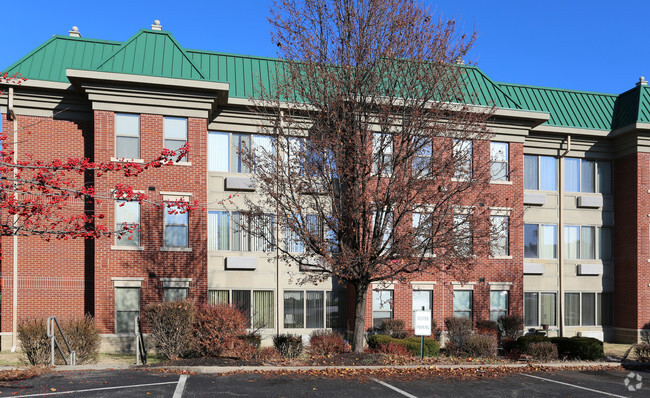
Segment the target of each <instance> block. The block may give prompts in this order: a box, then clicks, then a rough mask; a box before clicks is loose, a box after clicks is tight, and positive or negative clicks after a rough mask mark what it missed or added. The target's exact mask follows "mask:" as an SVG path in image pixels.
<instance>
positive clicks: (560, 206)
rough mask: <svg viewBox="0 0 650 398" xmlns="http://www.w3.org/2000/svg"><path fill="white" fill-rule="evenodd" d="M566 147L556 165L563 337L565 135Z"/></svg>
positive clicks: (561, 330) (560, 301) (562, 328)
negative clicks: (557, 165)
mask: <svg viewBox="0 0 650 398" xmlns="http://www.w3.org/2000/svg"><path fill="white" fill-rule="evenodd" d="M566 142H567V148H566V150H565V151H564V152H562V153H561V154H560V159H559V160H560V162H559V163H560V165H559V167H558V174H559V176H558V184H559V187H558V202H557V203H558V226H557V228H558V231H557V242H558V245H557V246H558V248H557V252H558V253H557V256H558V287H559V297H558V304H559V306H558V307H559V309H560V314H559V316H560V319H559V321H560V322H559V325H560V336H562V337H564V313H565V306H564V304H565V303H564V244H563V243H564V207H563V206H564V157H565V156H566V155H567V154H568V153H569V152H571V136H570V135H567V140H566Z"/></svg>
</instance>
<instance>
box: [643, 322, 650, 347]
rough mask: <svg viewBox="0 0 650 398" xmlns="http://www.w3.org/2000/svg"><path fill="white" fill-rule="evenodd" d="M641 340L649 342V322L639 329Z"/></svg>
mask: <svg viewBox="0 0 650 398" xmlns="http://www.w3.org/2000/svg"><path fill="white" fill-rule="evenodd" d="M641 342H642V343H646V344H650V322H648V323H646V324H645V325H643V328H642V329H641Z"/></svg>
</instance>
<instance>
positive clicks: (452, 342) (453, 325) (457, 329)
mask: <svg viewBox="0 0 650 398" xmlns="http://www.w3.org/2000/svg"><path fill="white" fill-rule="evenodd" d="M445 327H446V328H447V337H448V342H447V352H448V353H450V354H453V355H461V354H462V349H463V344H464V342H465V341H466V340H467V339H468V338H469V337H470V336H471V335H472V320H471V319H469V318H445Z"/></svg>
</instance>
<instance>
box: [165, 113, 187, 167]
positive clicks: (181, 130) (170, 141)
mask: <svg viewBox="0 0 650 398" xmlns="http://www.w3.org/2000/svg"><path fill="white" fill-rule="evenodd" d="M163 130H164V133H165V143H164V145H165V148H167V149H171V150H172V151H174V152H176V154H179V152H178V150H179V149H181V148H182V147H183V146H185V143H186V142H187V119H186V118H184V117H165V119H164V125H163ZM181 160H182V161H185V162H187V155H185V156H183V158H182V159H181Z"/></svg>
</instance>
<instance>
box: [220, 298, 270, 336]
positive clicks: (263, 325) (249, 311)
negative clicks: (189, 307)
mask: <svg viewBox="0 0 650 398" xmlns="http://www.w3.org/2000/svg"><path fill="white" fill-rule="evenodd" d="M208 304H209V305H219V304H225V305H228V304H230V305H232V306H233V307H236V308H238V309H239V310H240V311H242V312H243V313H244V314H246V316H247V317H249V327H251V328H253V329H270V328H273V327H274V324H275V323H274V316H273V314H274V305H273V291H271V290H218V289H214V290H213V289H210V290H208Z"/></svg>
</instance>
